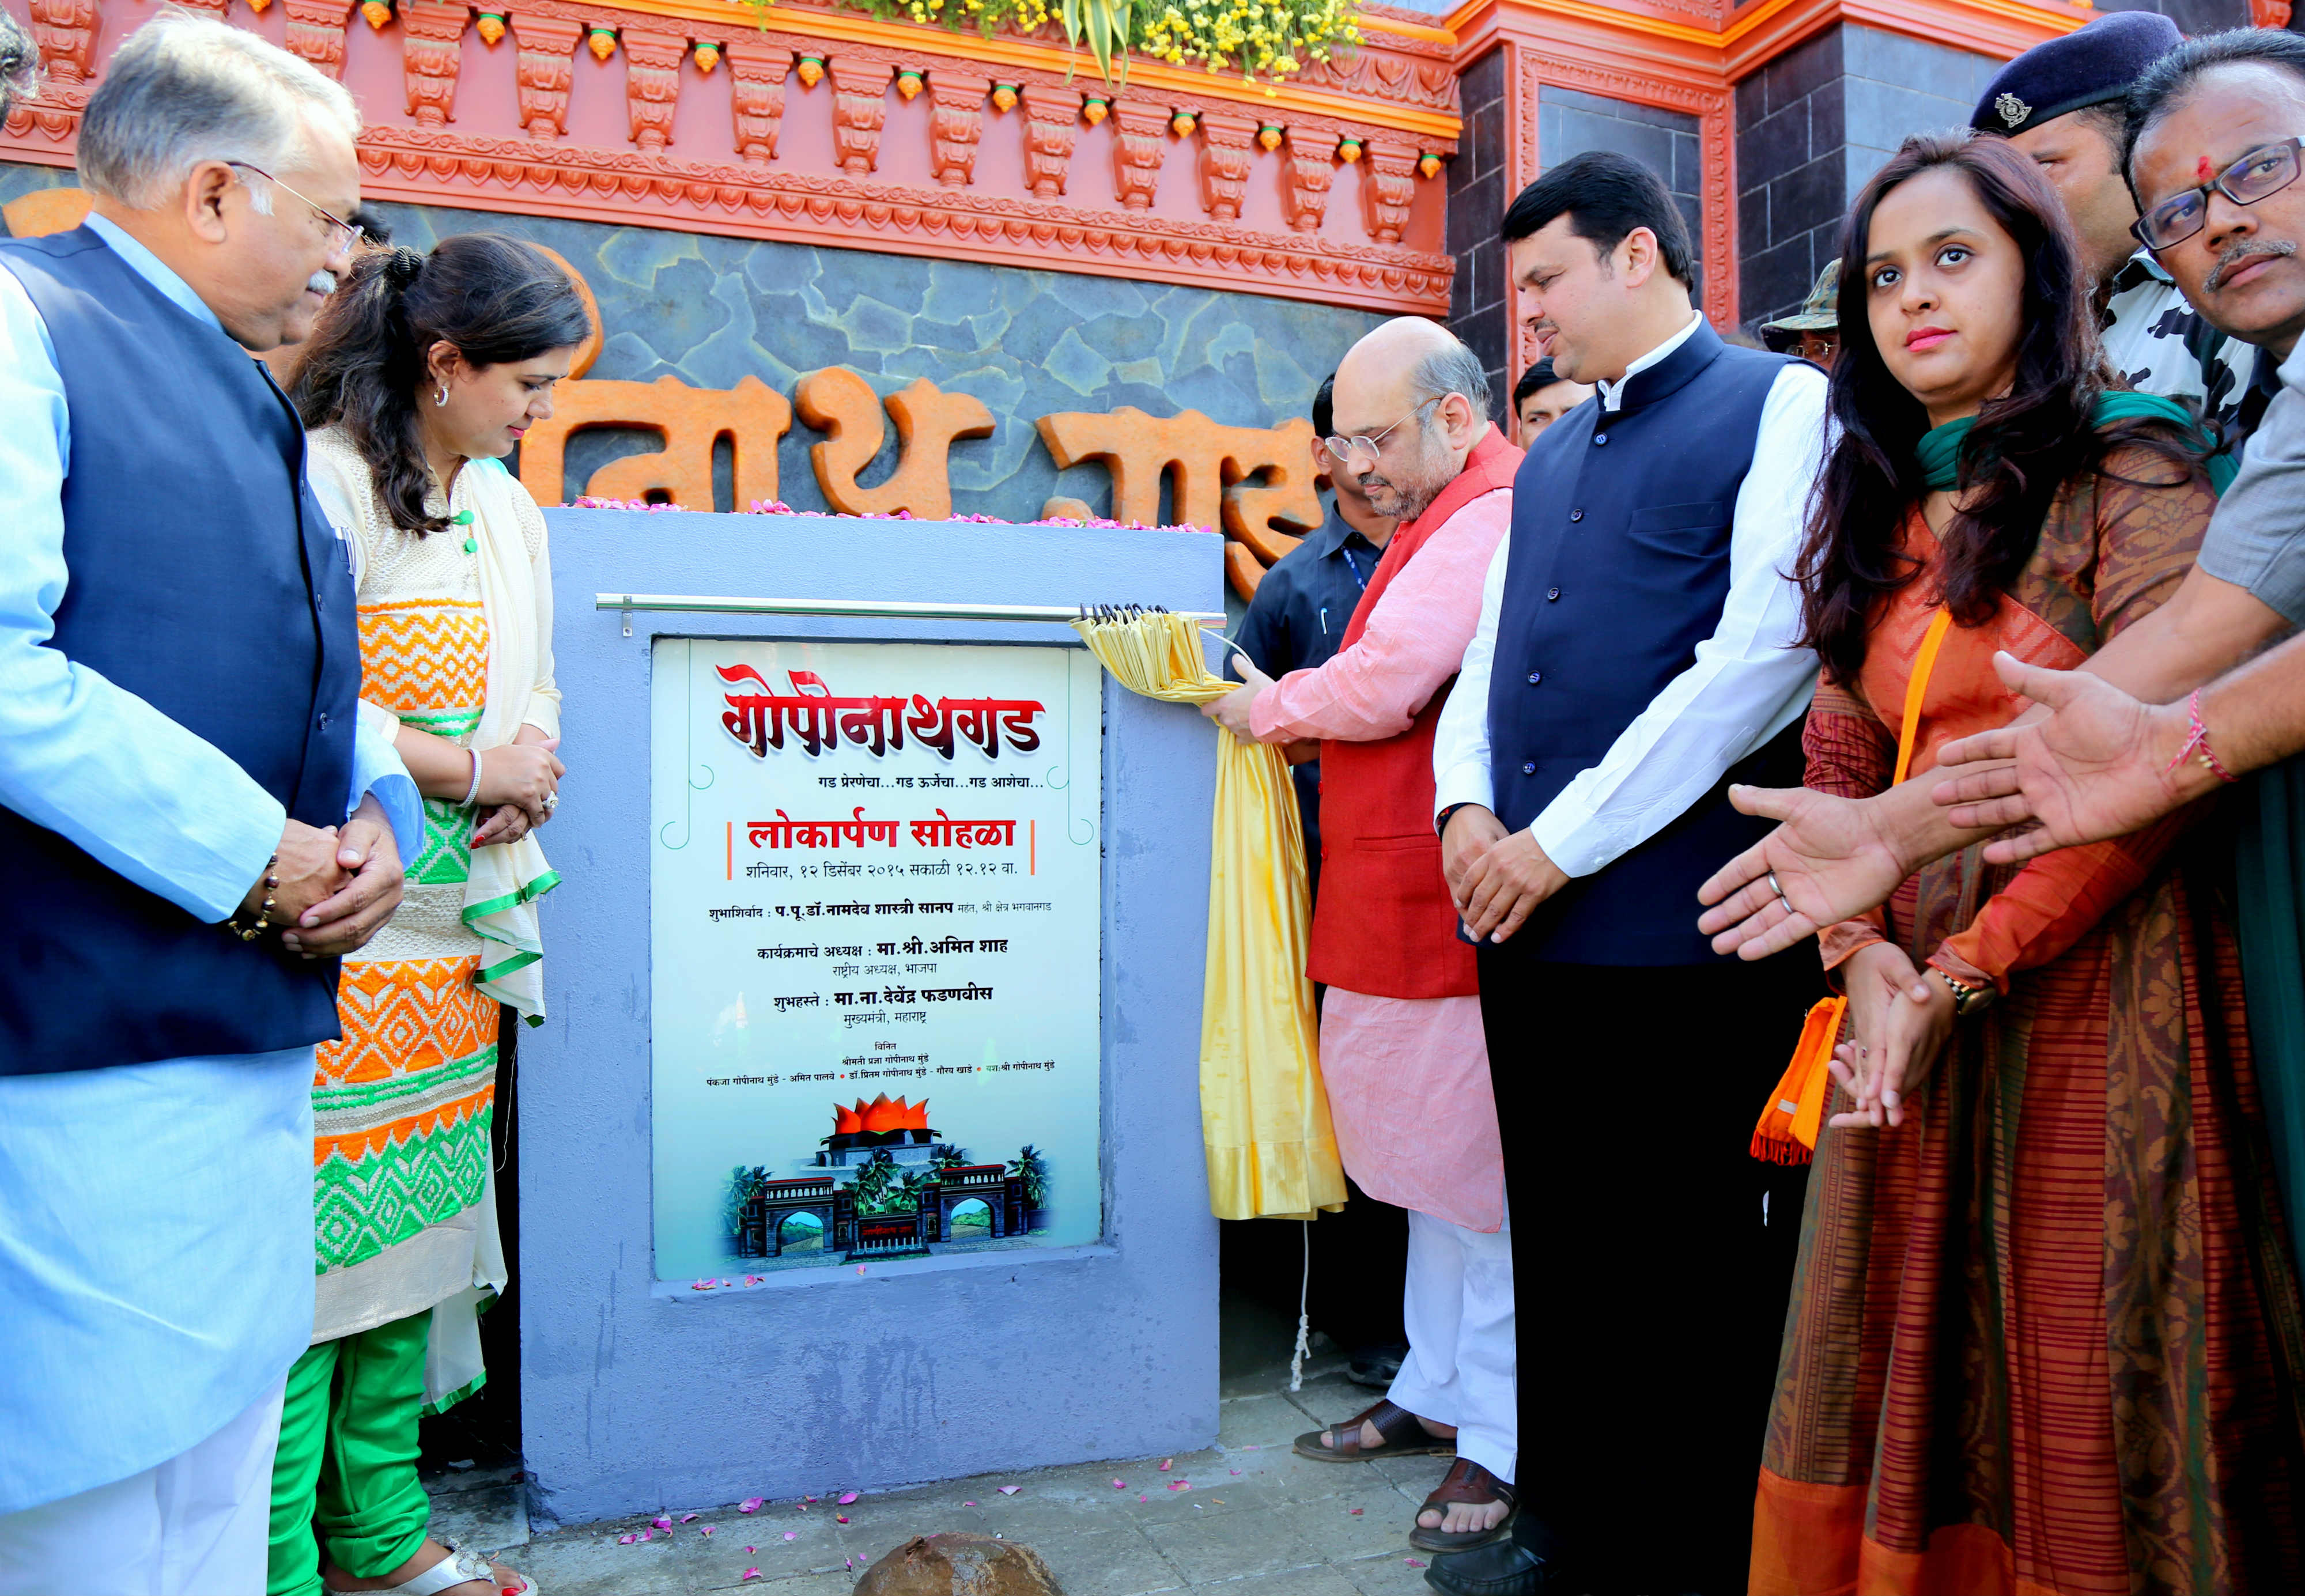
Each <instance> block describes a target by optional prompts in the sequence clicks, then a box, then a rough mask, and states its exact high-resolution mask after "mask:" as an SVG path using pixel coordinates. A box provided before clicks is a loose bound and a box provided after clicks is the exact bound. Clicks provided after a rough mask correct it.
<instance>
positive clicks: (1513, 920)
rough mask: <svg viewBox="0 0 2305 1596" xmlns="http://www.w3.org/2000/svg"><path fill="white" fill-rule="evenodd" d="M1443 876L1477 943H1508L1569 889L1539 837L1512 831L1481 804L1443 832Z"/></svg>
mask: <svg viewBox="0 0 2305 1596" xmlns="http://www.w3.org/2000/svg"><path fill="white" fill-rule="evenodd" d="M1441 873H1442V876H1443V877H1445V878H1446V879H1447V880H1448V883H1449V895H1450V897H1452V898H1453V899H1455V900H1456V904H1457V916H1458V918H1459V920H1461V921H1464V922H1465V931H1466V934H1467V936H1469V937H1471V938H1473V940H1475V941H1476V942H1484V941H1485V942H1503V941H1507V940H1509V939H1510V938H1511V936H1512V934H1513V933H1514V932H1515V931H1518V930H1520V928H1521V926H1522V925H1523V923H1524V922H1526V921H1527V919H1528V917H1529V916H1530V915H1531V914H1533V913H1535V912H1536V909H1537V905H1539V904H1542V903H1544V900H1545V899H1547V898H1549V897H1551V896H1552V895H1553V894H1554V893H1556V892H1558V891H1560V890H1561V888H1562V887H1566V886H1567V885H1569V877H1568V875H1567V874H1566V873H1565V872H1564V871H1563V870H1561V867H1560V866H1558V865H1556V864H1554V863H1553V862H1552V860H1550V859H1548V858H1547V857H1545V853H1544V848H1542V847H1540V846H1539V845H1538V844H1537V840H1536V837H1535V834H1533V833H1531V832H1527V831H1513V832H1508V831H1507V830H1506V829H1505V824H1504V822H1503V821H1502V820H1500V819H1497V817H1496V816H1495V815H1494V814H1493V813H1492V812H1491V811H1489V810H1487V809H1484V808H1483V807H1482V806H1481V805H1480V804H1477V803H1467V804H1464V805H1462V806H1461V807H1459V809H1458V810H1457V811H1455V812H1454V813H1453V814H1451V815H1450V817H1449V824H1448V825H1447V826H1446V827H1445V828H1443V829H1442V833H1441Z"/></svg>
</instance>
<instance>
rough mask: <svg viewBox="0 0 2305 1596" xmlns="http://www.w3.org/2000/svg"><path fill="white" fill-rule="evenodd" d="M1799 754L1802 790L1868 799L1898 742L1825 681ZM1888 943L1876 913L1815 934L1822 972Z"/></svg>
mask: <svg viewBox="0 0 2305 1596" xmlns="http://www.w3.org/2000/svg"><path fill="white" fill-rule="evenodd" d="M1801 751H1802V752H1803V753H1804V754H1806V755H1807V759H1808V768H1807V775H1806V776H1805V777H1803V778H1802V785H1805V786H1807V787H1810V788H1812V789H1814V790H1815V791H1816V792H1819V793H1830V794H1833V796H1834V797H1836V798H1870V797H1872V796H1874V795H1875V794H1877V793H1883V792H1886V791H1887V790H1888V786H1889V777H1890V773H1891V772H1892V770H1893V769H1894V768H1895V766H1896V762H1897V740H1896V739H1895V738H1894V737H1892V736H1891V735H1890V734H1889V728H1888V727H1886V726H1883V725H1882V724H1881V721H1880V718H1879V717H1877V716H1875V714H1874V713H1873V709H1872V707H1871V706H1870V705H1869V704H1867V702H1866V701H1865V700H1864V699H1863V698H1862V697H1860V696H1859V695H1858V694H1857V693H1856V692H1851V691H1850V689H1848V688H1846V687H1843V686H1841V685H1839V684H1838V683H1835V682H1834V681H1833V678H1832V677H1831V676H1826V677H1824V678H1823V679H1821V680H1820V681H1819V682H1818V683H1817V684H1816V698H1815V699H1814V700H1811V701H1810V704H1809V709H1808V720H1807V724H1806V725H1804V726H1802V728H1801ZM1887 940H1888V921H1887V919H1886V917H1885V916H1884V915H1883V913H1882V912H1881V911H1880V910H1878V909H1867V911H1866V912H1865V913H1862V914H1859V915H1857V916H1856V917H1854V918H1853V919H1850V920H1844V921H1841V923H1840V924H1838V925H1829V926H1826V927H1825V928H1824V930H1822V931H1821V932H1819V933H1818V935H1817V939H1816V946H1817V952H1818V954H1819V955H1820V956H1821V957H1822V958H1823V959H1824V967H1825V969H1826V970H1828V971H1832V970H1837V969H1839V968H1840V967H1841V965H1842V964H1845V963H1847V962H1848V959H1849V957H1850V955H1851V954H1854V953H1855V952H1856V951H1857V950H1858V948H1860V947H1864V946H1865V945H1866V944H1867V943H1869V942H1885V941H1887Z"/></svg>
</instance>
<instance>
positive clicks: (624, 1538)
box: [617, 1535, 640, 1546]
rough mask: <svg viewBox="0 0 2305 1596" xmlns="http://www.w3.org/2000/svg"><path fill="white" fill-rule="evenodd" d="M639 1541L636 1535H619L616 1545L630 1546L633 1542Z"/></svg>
mask: <svg viewBox="0 0 2305 1596" xmlns="http://www.w3.org/2000/svg"><path fill="white" fill-rule="evenodd" d="M639 1539H640V1537H639V1536H638V1535H619V1536H617V1545H618V1546H630V1545H631V1544H632V1543H633V1542H634V1541H637V1540H639Z"/></svg>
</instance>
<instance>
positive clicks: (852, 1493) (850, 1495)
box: [840, 1490, 856, 1507]
mask: <svg viewBox="0 0 2305 1596" xmlns="http://www.w3.org/2000/svg"><path fill="white" fill-rule="evenodd" d="M855 1499H856V1493H855V1491H853V1490H852V1491H850V1492H848V1494H847V1495H846V1496H844V1497H842V1498H840V1505H841V1506H842V1507H846V1506H848V1504H849V1503H851V1502H853V1501H855Z"/></svg>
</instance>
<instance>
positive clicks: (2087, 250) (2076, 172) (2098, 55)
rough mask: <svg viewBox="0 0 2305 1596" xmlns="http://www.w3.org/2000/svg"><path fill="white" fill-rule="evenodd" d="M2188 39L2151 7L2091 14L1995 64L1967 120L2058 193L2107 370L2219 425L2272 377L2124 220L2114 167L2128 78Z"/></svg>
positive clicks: (2131, 203) (2252, 406) (2130, 208)
mask: <svg viewBox="0 0 2305 1596" xmlns="http://www.w3.org/2000/svg"><path fill="white" fill-rule="evenodd" d="M2184 42H2185V38H2184V35H2183V34H2182V33H2180V32H2179V31H2178V30H2177V25H2176V24H2175V23H2174V22H2172V21H2170V20H2169V19H2168V18H2167V17H2165V16H2162V15H2160V14H2159V13H2155V12H2149V11H2122V12H2115V13H2113V14H2112V15H2110V16H2105V17H2099V18H2098V19H2097V21H2094V22H2091V23H2090V24H2089V25H2088V27H2086V28H2082V29H2080V30H2077V31H2075V32H2072V33H2068V34H2066V35H2064V36H2063V38H2053V39H2051V40H2049V41H2048V42H2047V43H2046V44H2040V45H2036V46H2034V47H2032V48H2031V49H2029V50H2028V51H2026V52H2025V53H2024V54H2023V55H2020V56H2018V57H2017V58H2016V59H2015V60H2014V61H2012V62H2011V63H2010V64H2008V65H2006V66H2004V67H2003V68H2002V69H2001V71H2000V72H1999V73H1997V74H1996V75H1995V78H1994V80H1993V81H1992V82H1990V83H1988V84H1986V87H1985V93H1984V94H1983V96H1982V97H1980V98H1978V102H1977V109H1976V112H1975V113H1974V114H1973V115H1971V116H1970V118H1969V126H1971V127H1972V128H1974V129H1976V130H1977V131H1978V132H1984V133H1998V134H2000V135H2001V136H2002V137H2003V138H2005V139H2007V140H2009V141H2010V142H2011V143H2012V144H2014V145H2015V146H2017V148H2018V149H2021V150H2023V151H2024V152H2025V153H2026V154H2027V155H2029V156H2031V157H2033V159H2034V161H2035V162H2036V163H2037V164H2038V165H2039V166H2040V168H2041V173H2042V175H2043V176H2045V177H2046V178H2047V179H2048V180H2049V183H2050V185H2051V186H2052V187H2054V189H2055V190H2056V191H2057V195H2058V198H2060V199H2061V200H2063V201H2064V204H2065V214H2066V215H2067V216H2070V217H2071V220H2072V224H2073V231H2074V232H2075V233H2078V234H2079V235H2080V247H2081V259H2082V262H2083V264H2084V266H2085V267H2086V268H2087V269H2088V273H2089V275H2090V276H2091V277H2092V278H2093V279H2094V280H2095V282H2096V284H2097V304H2098V307H2099V314H2100V316H2101V318H2102V322H2101V325H2102V326H2103V328H2104V338H2105V361H2106V363H2107V364H2108V365H2110V366H2111V367H2112V368H2113V369H2114V372H2115V373H2116V374H2118V375H2119V376H2120V377H2121V378H2122V379H2123V380H2124V381H2126V382H2127V383H2128V385H2129V386H2131V387H2132V388H2135V389H2137V390H2138V391H2139V393H2146V394H2166V395H2171V396H2172V397H2174V398H2182V399H2186V400H2190V402H2192V403H2196V404H2199V406H2200V407H2201V409H2202V411H2203V412H2204V413H2205V414H2206V415H2207V417H2208V419H2209V420H2212V421H2213V422H2215V423H2216V425H2217V426H2218V428H2219V429H2221V430H2224V431H2232V430H2233V429H2235V428H2236V427H2240V428H2241V429H2243V430H2245V429H2246V427H2247V425H2249V424H2253V423H2254V421H2255V420H2256V419H2257V417H2258V415H2261V414H2262V413H2263V412H2264V406H2265V403H2266V401H2267V399H2269V398H2270V397H2271V390H2270V388H2269V387H2268V388H2267V389H2266V390H2264V391H2262V392H2258V391H2257V389H2258V384H2257V382H2256V377H2257V351H2256V350H2255V349H2254V348H2252V347H2251V346H2250V345H2249V344H2242V343H2240V342H2239V341H2237V340H2235V339H2233V338H2229V337H2227V336H2226V335H2224V334H2223V333H2220V332H2218V331H2217V330H2216V328H2215V327H2211V326H2209V324H2208V323H2207V322H2206V321H2204V320H2202V319H2201V318H2200V316H2199V313H2197V312H2196V311H2195V310H2194V309H2193V307H2192V306H2191V305H2190V304H2188V303H2187V302H2186V301H2185V296H2184V295H2183V294H2182V293H2180V292H2179V291H2178V288H2177V284H2176V283H2175V282H2174V281H2173V280H2172V279H2171V277H2170V276H2169V274H2168V273H2167V272H2165V271H2164V270H2163V269H2162V268H2161V266H2160V264H2159V262H2157V261H2156V260H2155V259H2153V256H2152V253H2151V251H2149V250H2141V249H2139V248H2138V247H2137V239H2136V237H2135V235H2134V234H2132V233H2131V232H2130V227H2131V224H2132V223H2134V222H2135V221H2136V220H2137V202H2136V200H2135V199H2134V198H2133V197H2131V194H2130V191H2129V183H2128V180H2127V179H2126V178H2124V177H2123V176H2122V169H2121V160H2122V141H2123V123H2124V121H2125V117H2126V108H2125V102H2126V100H2127V98H2128V95H2129V89H2130V86H2131V84H2133V83H2135V82H2136V81H2137V80H2138V78H2139V76H2141V75H2142V74H2143V73H2144V72H2145V69H2146V68H2148V67H2149V66H2151V65H2152V64H2154V63H2155V62H2156V61H2159V60H2160V59H2161V58H2162V57H2163V56H2165V55H2168V54H2169V53H2170V52H2171V51H2173V50H2174V49H2175V48H2176V47H2178V46H2179V45H2181V44H2182V43H2184ZM2271 375H2272V374H2271V372H2270V371H2268V372H2267V378H2268V379H2269V378H2270V377H2271ZM2245 407H2246V410H2247V412H2248V413H2246V414H2244V413H2243V412H2244V408H2245Z"/></svg>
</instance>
